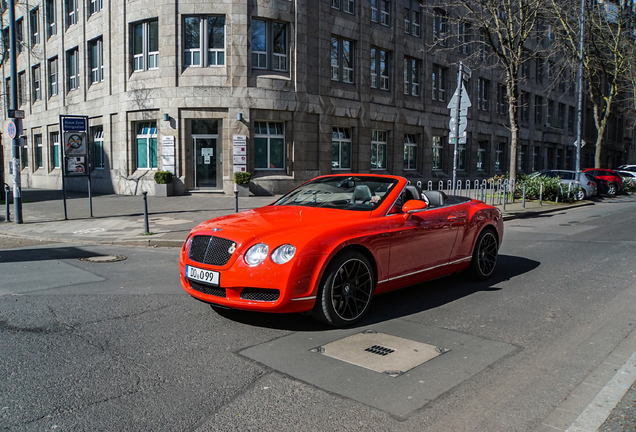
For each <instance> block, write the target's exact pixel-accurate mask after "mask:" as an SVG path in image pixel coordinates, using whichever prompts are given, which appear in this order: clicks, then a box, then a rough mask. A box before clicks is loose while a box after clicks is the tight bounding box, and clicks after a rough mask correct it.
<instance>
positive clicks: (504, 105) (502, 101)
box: [495, 83, 508, 114]
mask: <svg viewBox="0 0 636 432" xmlns="http://www.w3.org/2000/svg"><path fill="white" fill-rule="evenodd" d="M506 93H507V89H506V86H505V85H504V84H499V83H497V101H496V105H495V111H496V113H497V114H507V113H508V97H507V94H506Z"/></svg>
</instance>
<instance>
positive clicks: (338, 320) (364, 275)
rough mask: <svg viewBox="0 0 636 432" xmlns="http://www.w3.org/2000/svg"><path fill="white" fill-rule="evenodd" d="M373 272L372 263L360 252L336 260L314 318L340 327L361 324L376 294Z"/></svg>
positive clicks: (326, 278) (330, 267)
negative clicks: (359, 321) (360, 321)
mask: <svg viewBox="0 0 636 432" xmlns="http://www.w3.org/2000/svg"><path fill="white" fill-rule="evenodd" d="M371 268H372V267H371V264H370V263H369V260H368V259H367V258H366V257H365V256H364V255H362V254H360V253H358V252H345V253H343V254H341V255H339V256H336V258H334V260H333V261H332V262H331V263H329V266H328V267H327V270H326V271H325V276H324V277H323V283H322V286H321V288H320V292H319V294H318V298H317V299H316V305H315V307H314V313H313V315H314V317H315V318H318V319H319V320H321V321H324V322H326V323H328V324H331V325H333V326H336V327H344V326H347V325H351V324H353V323H355V322H356V321H358V320H360V318H362V316H363V315H364V313H365V312H366V311H367V309H368V308H369V304H370V303H371V298H372V296H373V291H374V290H375V276H374V274H373V271H372V270H371Z"/></svg>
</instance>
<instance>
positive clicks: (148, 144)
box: [137, 121, 157, 169]
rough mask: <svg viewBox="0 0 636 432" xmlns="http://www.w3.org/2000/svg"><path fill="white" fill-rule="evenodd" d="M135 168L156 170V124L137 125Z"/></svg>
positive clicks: (143, 123)
mask: <svg viewBox="0 0 636 432" xmlns="http://www.w3.org/2000/svg"><path fill="white" fill-rule="evenodd" d="M137 168H142V169H143V168H146V169H148V168H157V122H154V121H152V122H140V123H137Z"/></svg>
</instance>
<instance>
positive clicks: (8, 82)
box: [4, 78, 13, 111]
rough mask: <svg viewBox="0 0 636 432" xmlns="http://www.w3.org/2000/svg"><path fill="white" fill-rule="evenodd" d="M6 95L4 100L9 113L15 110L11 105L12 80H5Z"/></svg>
mask: <svg viewBox="0 0 636 432" xmlns="http://www.w3.org/2000/svg"><path fill="white" fill-rule="evenodd" d="M4 94H5V95H6V97H5V98H4V101H5V103H6V104H7V106H6V110H7V111H8V110H10V109H12V108H13V105H12V103H11V78H6V79H5V80H4Z"/></svg>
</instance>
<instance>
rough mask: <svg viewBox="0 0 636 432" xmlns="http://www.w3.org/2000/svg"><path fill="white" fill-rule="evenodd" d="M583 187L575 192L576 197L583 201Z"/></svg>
mask: <svg viewBox="0 0 636 432" xmlns="http://www.w3.org/2000/svg"><path fill="white" fill-rule="evenodd" d="M585 196H586V194H585V189H580V190H579V191H578V192H577V193H576V199H577V200H579V201H583V200H584V199H585Z"/></svg>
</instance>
